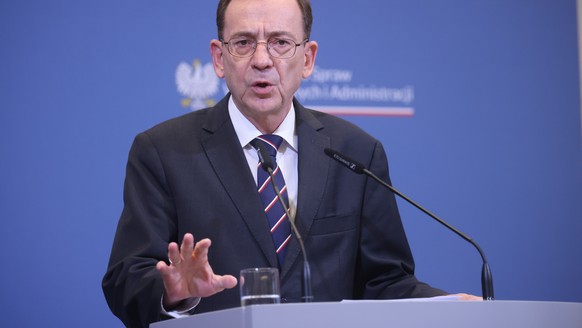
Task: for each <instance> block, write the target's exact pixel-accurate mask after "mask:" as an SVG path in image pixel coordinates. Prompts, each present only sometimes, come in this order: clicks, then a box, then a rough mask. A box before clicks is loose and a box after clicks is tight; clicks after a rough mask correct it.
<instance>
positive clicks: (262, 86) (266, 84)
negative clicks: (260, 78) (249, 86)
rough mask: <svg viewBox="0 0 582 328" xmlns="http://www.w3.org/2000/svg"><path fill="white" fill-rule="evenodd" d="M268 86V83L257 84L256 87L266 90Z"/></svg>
mask: <svg viewBox="0 0 582 328" xmlns="http://www.w3.org/2000/svg"><path fill="white" fill-rule="evenodd" d="M268 86H270V84H269V83H267V82H257V83H255V87H259V88H266V87H268Z"/></svg>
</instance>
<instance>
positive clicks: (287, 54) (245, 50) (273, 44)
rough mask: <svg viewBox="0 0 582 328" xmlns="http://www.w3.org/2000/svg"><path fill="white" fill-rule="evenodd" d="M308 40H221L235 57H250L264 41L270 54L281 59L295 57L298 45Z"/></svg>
mask: <svg viewBox="0 0 582 328" xmlns="http://www.w3.org/2000/svg"><path fill="white" fill-rule="evenodd" d="M307 41H309V39H305V40H303V41H302V42H301V43H295V41H293V40H291V39H287V38H271V39H269V40H267V42H264V41H263V42H258V41H257V40H253V39H248V38H234V39H230V40H229V41H228V42H224V41H223V40H221V42H222V44H224V45H226V46H227V48H228V52H230V54H231V55H233V56H235V57H243V58H244V57H250V56H252V55H253V54H254V53H255V51H257V47H258V45H259V44H261V43H263V44H265V45H266V46H267V52H268V53H269V55H271V56H272V57H274V58H280V59H287V58H291V57H293V56H294V55H295V53H296V52H297V47H299V46H300V45H302V44H305V43H306V42H307Z"/></svg>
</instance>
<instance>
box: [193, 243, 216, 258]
mask: <svg viewBox="0 0 582 328" xmlns="http://www.w3.org/2000/svg"><path fill="white" fill-rule="evenodd" d="M210 244H211V242H210V239H208V238H206V239H202V240H201V241H199V242H197V243H196V247H194V251H192V253H191V254H192V255H191V256H192V258H193V259H197V260H203V261H206V260H207V259H208V248H210Z"/></svg>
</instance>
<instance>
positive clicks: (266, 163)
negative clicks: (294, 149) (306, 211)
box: [257, 142, 313, 303]
mask: <svg viewBox="0 0 582 328" xmlns="http://www.w3.org/2000/svg"><path fill="white" fill-rule="evenodd" d="M257 152H258V153H259V159H260V161H261V166H262V167H263V169H264V170H266V171H267V172H268V173H269V176H270V177H271V183H272V185H273V189H275V193H276V194H277V198H278V199H279V202H280V203H281V205H282V206H283V209H284V210H285V213H287V219H288V220H289V223H290V224H291V230H293V233H294V234H295V237H296V238H297V241H298V242H299V247H300V248H301V253H302V254H303V297H302V298H303V302H304V303H311V302H312V301H313V292H312V290H311V268H310V266H309V261H308V260H307V253H306V252H305V245H304V243H303V238H301V234H300V233H299V230H298V229H297V226H296V225H295V222H294V220H291V211H289V208H288V207H287V205H286V204H285V201H284V200H283V196H281V191H280V190H279V187H277V184H276V183H275V177H274V175H273V167H274V165H273V162H272V161H271V156H269V155H268V152H267V150H266V149H265V148H264V146H263V145H262V144H261V143H260V142H259V143H257Z"/></svg>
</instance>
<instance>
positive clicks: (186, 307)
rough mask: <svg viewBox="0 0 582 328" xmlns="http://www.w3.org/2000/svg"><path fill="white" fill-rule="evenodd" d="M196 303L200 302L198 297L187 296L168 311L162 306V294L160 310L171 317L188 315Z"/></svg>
mask: <svg viewBox="0 0 582 328" xmlns="http://www.w3.org/2000/svg"><path fill="white" fill-rule="evenodd" d="M198 303H200V297H192V298H188V299H185V300H183V301H182V302H180V304H178V305H177V306H176V307H175V308H174V309H172V310H169V311H168V310H166V309H165V308H164V295H162V299H161V301H160V309H161V311H160V312H161V313H162V314H165V315H167V316H170V317H172V318H184V317H189V316H190V315H192V314H191V313H190V311H192V310H194V308H195V307H196V306H198Z"/></svg>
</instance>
